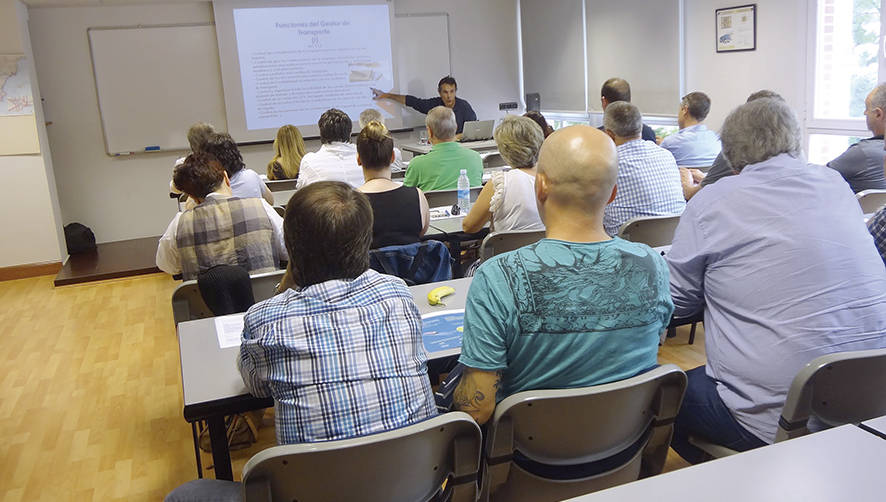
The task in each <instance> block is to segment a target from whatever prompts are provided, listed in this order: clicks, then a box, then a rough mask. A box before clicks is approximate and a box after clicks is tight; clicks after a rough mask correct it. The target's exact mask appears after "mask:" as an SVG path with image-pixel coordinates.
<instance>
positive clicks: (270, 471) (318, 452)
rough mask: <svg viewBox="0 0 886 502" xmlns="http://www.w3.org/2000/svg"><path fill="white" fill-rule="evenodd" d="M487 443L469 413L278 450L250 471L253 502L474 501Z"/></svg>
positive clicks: (247, 491) (246, 471)
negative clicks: (484, 444)
mask: <svg viewBox="0 0 886 502" xmlns="http://www.w3.org/2000/svg"><path fill="white" fill-rule="evenodd" d="M481 446H482V439H481V434H480V427H479V426H478V425H477V423H476V422H474V420H473V419H471V417H470V416H469V415H468V414H466V413H462V412H455V413H447V414H445V415H440V416H437V417H435V418H432V419H429V420H425V421H423V422H419V423H417V424H414V425H410V426H408V427H403V428H401V429H396V430H393V431H388V432H382V433H379V434H373V435H371V436H364V437H360V438H355V439H345V440H340V441H328V442H322V443H308V444H297V445H285V446H274V447H271V448H268V449H266V450H264V451H261V452H259V453H257V454H256V455H255V456H253V457H252V458H251V459H249V461H248V462H247V463H246V465H245V466H244V467H243V493H244V500H245V501H246V502H258V501H262V502H264V501H268V502H270V501H272V500H274V501H276V500H298V501H299V502H312V501H325V500H384V501H391V502H398V501H403V502H407V501H408V502H424V501H427V500H432V499H435V497H436V496H438V495H439V492H440V491H441V486H442V484H443V481H444V480H448V481H447V483H446V488H445V490H446V493H445V495H444V497H441V499H444V500H445V499H446V497H447V496H449V495H451V499H450V500H452V501H453V502H474V500H476V497H477V472H478V470H479V466H480V449H481Z"/></svg>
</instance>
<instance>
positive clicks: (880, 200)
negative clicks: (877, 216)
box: [855, 189, 886, 214]
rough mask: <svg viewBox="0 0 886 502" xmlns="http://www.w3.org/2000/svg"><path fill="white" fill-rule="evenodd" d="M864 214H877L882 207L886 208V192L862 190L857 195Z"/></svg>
mask: <svg viewBox="0 0 886 502" xmlns="http://www.w3.org/2000/svg"><path fill="white" fill-rule="evenodd" d="M855 198H857V199H858V203H859V205H861V212H862V213H864V214H871V213H876V212H877V211H879V210H880V208H881V207H883V206H886V190H874V189H871V190H862V191H861V192H858V193H857V194H855Z"/></svg>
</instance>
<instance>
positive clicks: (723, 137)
mask: <svg viewBox="0 0 886 502" xmlns="http://www.w3.org/2000/svg"><path fill="white" fill-rule="evenodd" d="M720 142H721V143H722V145H723V156H724V157H725V158H726V159H727V160H728V161H729V164H730V165H731V166H732V169H733V170H734V171H735V172H741V170H742V169H744V168H745V166H747V165H749V164H756V163H758V162H763V161H764V160H766V159H769V158H771V157H775V156H776V155H779V154H782V153H787V154H789V155H792V156H794V157H798V156H799V155H800V153H801V150H800V125H799V123H798V122H797V117H796V115H794V111H793V110H791V108H790V107H789V106H788V105H787V103H785V102H784V101H783V100H781V99H775V98H759V99H755V100H753V101H750V102H748V103H745V104H743V105H741V106H739V107H738V108H736V109H735V110H732V112H731V113H730V114H729V116H727V117H726V120H725V121H724V122H723V128H722V129H721V130H720Z"/></svg>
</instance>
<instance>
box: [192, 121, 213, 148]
mask: <svg viewBox="0 0 886 502" xmlns="http://www.w3.org/2000/svg"><path fill="white" fill-rule="evenodd" d="M213 134H215V128H214V127H212V124H207V123H206V122H197V123H196V124H194V125H192V126H191V127H190V128H189V129H188V145H190V146H191V151H192V152H194V153H196V152H199V151H202V150H203V145H205V144H206V141H207V140H208V139H209V137H210V136H212V135H213Z"/></svg>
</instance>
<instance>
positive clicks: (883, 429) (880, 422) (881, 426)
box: [862, 416, 886, 439]
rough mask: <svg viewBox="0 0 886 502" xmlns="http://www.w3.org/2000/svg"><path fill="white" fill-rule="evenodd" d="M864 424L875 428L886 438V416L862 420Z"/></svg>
mask: <svg viewBox="0 0 886 502" xmlns="http://www.w3.org/2000/svg"><path fill="white" fill-rule="evenodd" d="M862 425H864V426H865V427H868V428H870V429H872V430H874V431H875V432H876V433H879V435H880V436H881V437H882V438H883V439H886V416H883V417H880V418H873V419H871V420H865V421H864V422H862Z"/></svg>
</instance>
